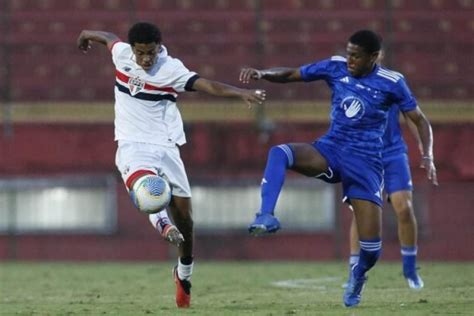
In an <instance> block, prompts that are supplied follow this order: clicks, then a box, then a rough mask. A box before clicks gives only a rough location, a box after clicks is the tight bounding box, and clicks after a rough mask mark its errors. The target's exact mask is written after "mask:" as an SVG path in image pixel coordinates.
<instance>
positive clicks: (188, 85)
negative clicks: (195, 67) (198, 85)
mask: <svg viewBox="0 0 474 316" xmlns="http://www.w3.org/2000/svg"><path fill="white" fill-rule="evenodd" d="M198 78H199V76H198V74H197V73H195V72H194V71H190V70H189V69H188V68H186V66H184V65H183V63H182V62H181V61H180V60H179V59H176V58H173V59H172V62H171V71H170V74H169V80H170V85H171V86H172V87H173V89H175V90H176V91H178V92H184V91H192V84H193V83H194V81H196V80H197V79H198Z"/></svg>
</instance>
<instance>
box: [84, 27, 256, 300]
mask: <svg viewBox="0 0 474 316" xmlns="http://www.w3.org/2000/svg"><path fill="white" fill-rule="evenodd" d="M91 42H97V43H100V44H103V45H106V46H107V48H108V49H109V50H110V52H111V54H112V60H113V63H114V65H115V76H116V82H115V140H116V141H117V142H118V149H117V154H116V164H117V167H118V169H119V170H120V172H121V174H122V177H123V180H124V182H125V185H126V187H127V189H128V190H130V191H132V190H133V185H134V183H135V182H136V181H137V180H138V179H140V178H141V177H143V176H147V175H149V174H154V175H156V174H159V175H162V176H164V177H165V178H166V179H167V180H168V182H169V184H170V186H171V189H172V198H171V202H170V205H169V206H168V210H169V211H170V212H171V215H172V218H173V222H174V223H175V224H176V226H177V229H176V228H174V226H173V225H172V224H171V222H170V220H169V218H168V216H167V213H166V211H162V212H160V213H158V214H152V215H150V221H151V222H152V224H153V225H154V226H155V228H156V229H157V230H158V231H160V232H161V233H162V235H164V237H165V238H168V239H171V241H173V242H174V243H176V244H179V245H178V251H179V258H178V264H177V265H176V266H175V268H174V269H173V277H174V280H175V283H176V304H177V306H178V307H180V308H186V307H189V306H190V301H191V292H190V288H191V282H190V281H191V275H192V270H193V220H192V207H191V189H190V186H189V182H188V178H187V175H186V172H185V169H184V165H183V162H182V160H181V157H180V153H179V146H181V145H184V144H185V143H186V138H185V134H184V131H183V121H182V118H181V114H180V112H179V110H178V108H177V106H176V99H177V97H178V95H179V94H180V93H182V92H185V91H202V92H206V93H208V94H210V95H215V96H221V97H234V98H240V99H242V100H243V101H245V102H246V103H247V104H248V105H249V107H250V106H251V105H252V104H254V103H262V102H263V101H264V100H265V91H264V90H251V89H240V88H237V87H234V86H231V85H227V84H224V83H220V82H216V81H211V80H208V79H204V78H201V77H200V76H199V75H198V74H197V73H195V72H192V71H190V70H188V69H187V68H186V67H185V66H184V65H183V63H182V62H181V61H180V60H179V59H176V58H173V57H171V56H169V55H168V53H167V50H166V48H165V46H163V45H162V38H161V32H160V30H159V29H158V27H157V26H156V25H153V24H151V23H145V22H140V23H136V24H134V25H133V26H132V27H131V28H130V30H129V32H128V43H125V42H122V41H121V40H120V39H119V38H118V37H117V36H116V35H115V34H112V33H109V32H104V31H91V30H83V31H82V32H81V34H80V35H79V38H78V39H77V45H78V47H79V49H81V50H83V51H84V52H87V50H88V49H89V48H90V47H91ZM178 230H179V231H178ZM180 233H182V236H181V235H180ZM169 235H170V236H169Z"/></svg>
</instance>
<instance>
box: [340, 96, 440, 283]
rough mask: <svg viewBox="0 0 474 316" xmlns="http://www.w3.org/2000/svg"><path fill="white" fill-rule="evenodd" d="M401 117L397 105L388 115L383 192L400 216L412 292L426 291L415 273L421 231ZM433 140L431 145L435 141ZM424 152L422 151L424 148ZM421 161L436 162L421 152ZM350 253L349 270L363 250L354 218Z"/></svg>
mask: <svg viewBox="0 0 474 316" xmlns="http://www.w3.org/2000/svg"><path fill="white" fill-rule="evenodd" d="M399 116H400V109H399V107H398V106H396V105H394V106H392V107H391V108H390V111H389V115H388V123H387V128H386V129H385V133H384V135H383V143H384V149H383V151H382V162H383V168H384V190H385V192H386V193H387V195H388V200H389V201H390V203H391V204H392V206H393V209H394V210H395V213H396V215H397V221H398V238H399V240H400V246H401V254H402V262H403V276H404V277H405V279H406V280H407V282H408V286H409V287H410V288H411V289H414V290H420V289H422V288H423V286H424V283H423V280H422V279H421V277H420V276H419V275H418V273H417V271H416V255H417V251H418V246H417V239H418V238H417V237H418V231H417V221H416V217H415V213H414V210H413V197H412V189H413V185H412V180H411V175H410V166H409V164H408V155H407V146H406V144H405V141H404V140H403V137H402V134H401V132H402V131H401V128H400V123H399ZM407 120H408V122H410V121H409V120H410V117H407ZM428 124H429V123H428ZM415 133H416V132H415ZM417 138H418V137H417ZM430 141H431V142H432V141H433V140H430ZM421 150H423V147H422V146H421ZM422 159H423V160H427V161H433V156H428V155H424V153H423V151H422ZM433 168H434V166H433ZM428 176H429V177H430V176H432V177H431V181H432V183H433V184H434V185H437V184H438V180H437V178H436V173H432V174H428ZM350 251H351V255H350V258H349V267H350V270H351V269H352V267H353V266H354V265H355V264H356V263H357V262H358V260H359V251H360V249H359V243H358V236H357V225H356V222H355V218H354V217H353V218H352V223H351V229H350Z"/></svg>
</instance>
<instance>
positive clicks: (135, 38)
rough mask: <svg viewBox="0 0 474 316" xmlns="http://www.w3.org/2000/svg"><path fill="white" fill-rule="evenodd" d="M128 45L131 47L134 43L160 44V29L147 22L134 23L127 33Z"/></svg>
mask: <svg viewBox="0 0 474 316" xmlns="http://www.w3.org/2000/svg"><path fill="white" fill-rule="evenodd" d="M128 43H129V44H130V45H132V46H134V45H135V43H140V44H148V43H157V44H158V43H161V32H160V29H159V28H158V27H157V26H156V25H154V24H151V23H148V22H138V23H135V24H134V25H133V26H132V27H131V28H130V30H129V31H128Z"/></svg>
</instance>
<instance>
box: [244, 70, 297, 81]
mask: <svg viewBox="0 0 474 316" xmlns="http://www.w3.org/2000/svg"><path fill="white" fill-rule="evenodd" d="M239 79H240V81H242V82H243V83H249V82H250V79H253V80H260V79H265V80H268V81H271V82H278V83H287V82H295V81H302V79H301V73H300V69H299V68H287V67H276V68H270V69H265V70H258V69H255V68H244V69H242V70H241V71H240V78H239Z"/></svg>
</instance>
